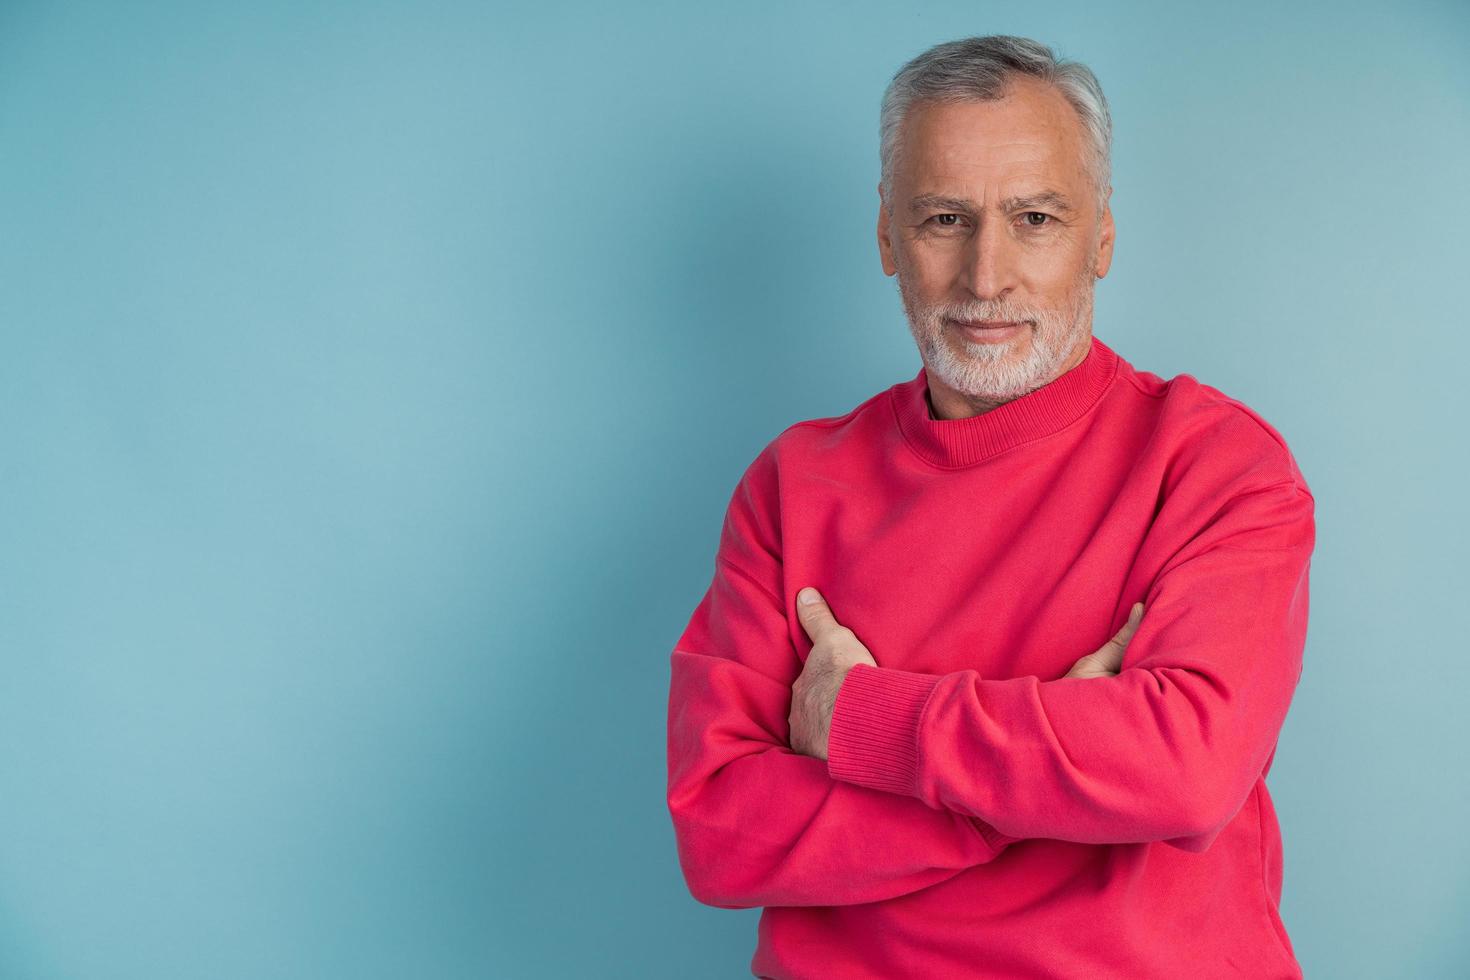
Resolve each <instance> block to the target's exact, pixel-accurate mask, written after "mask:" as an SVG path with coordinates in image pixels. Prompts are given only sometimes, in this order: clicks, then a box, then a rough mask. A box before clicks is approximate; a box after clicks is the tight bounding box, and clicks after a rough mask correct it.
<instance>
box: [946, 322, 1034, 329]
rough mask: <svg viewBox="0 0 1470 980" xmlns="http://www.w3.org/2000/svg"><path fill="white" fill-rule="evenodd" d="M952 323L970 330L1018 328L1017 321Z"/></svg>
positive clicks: (1018, 323) (1019, 323)
mask: <svg viewBox="0 0 1470 980" xmlns="http://www.w3.org/2000/svg"><path fill="white" fill-rule="evenodd" d="M951 322H952V323H955V324H958V325H959V326H961V327H966V328H968V329H970V330H1004V329H1005V328H1007V327H1019V326H1020V325H1021V321H1019V320H953V321H951Z"/></svg>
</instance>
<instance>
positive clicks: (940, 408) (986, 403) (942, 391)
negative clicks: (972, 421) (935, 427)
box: [924, 331, 1092, 421]
mask: <svg viewBox="0 0 1470 980" xmlns="http://www.w3.org/2000/svg"><path fill="white" fill-rule="evenodd" d="M1091 349H1092V334H1091V331H1089V332H1088V333H1087V335H1085V336H1084V337H1083V338H1082V340H1081V342H1080V343H1078V344H1077V345H1076V346H1075V347H1074V348H1073V349H1072V353H1071V354H1070V355H1068V357H1067V359H1066V360H1065V361H1063V362H1062V366H1061V367H1060V368H1058V369H1057V371H1056V372H1055V373H1054V374H1052V376H1051V377H1049V378H1047V379H1046V380H1045V381H1043V382H1042V383H1041V385H1038V387H1041V386H1044V385H1048V384H1051V383H1052V382H1053V381H1055V380H1056V379H1057V378H1060V377H1061V376H1062V375H1064V374H1066V373H1067V372H1068V371H1070V370H1072V369H1073V368H1074V367H1076V366H1077V365H1079V364H1081V363H1082V361H1083V359H1084V358H1085V357H1087V352H1088V351H1089V350H1091ZM928 387H929V391H928V394H927V395H926V396H925V399H924V401H925V403H926V405H927V406H928V408H929V417H930V418H931V419H934V420H936V421H938V420H943V419H968V418H974V417H975V416H977V415H984V414H985V413H986V412H989V411H993V410H994V409H997V408H999V407H1000V406H1002V405H1004V404H1006V403H1007V402H1010V401H1014V400H1015V398H986V397H985V396H983V395H968V394H965V393H964V392H962V391H956V390H955V389H954V388H951V387H950V386H949V385H947V384H944V383H943V382H942V381H939V380H938V379H937V378H935V377H933V376H932V375H931V376H930V377H929V386H928ZM1016 397H1017V398H1019V397H1021V396H1019V395H1017V396H1016Z"/></svg>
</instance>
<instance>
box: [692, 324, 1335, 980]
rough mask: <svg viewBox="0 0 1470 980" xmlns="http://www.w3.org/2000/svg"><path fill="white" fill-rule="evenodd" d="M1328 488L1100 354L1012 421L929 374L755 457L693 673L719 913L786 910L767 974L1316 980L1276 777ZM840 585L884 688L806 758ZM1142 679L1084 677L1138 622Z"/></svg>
mask: <svg viewBox="0 0 1470 980" xmlns="http://www.w3.org/2000/svg"><path fill="white" fill-rule="evenodd" d="M1314 538H1315V529H1314V523H1313V499H1312V494H1311V491H1310V490H1309V489H1308V487H1307V484H1306V482H1305V480H1304V479H1303V477H1302V474H1301V472H1300V470H1299V469H1298V468H1297V465H1296V462H1295V460H1294V459H1293V458H1292V455H1291V453H1290V451H1289V450H1288V449H1287V446H1286V444H1285V442H1284V441H1283V440H1282V438H1281V436H1280V435H1279V434H1278V433H1277V432H1276V430H1275V429H1273V428H1272V427H1271V426H1270V425H1268V424H1267V423H1266V422H1265V421H1263V420H1262V419H1261V418H1260V416H1258V415H1257V414H1256V413H1254V412H1253V411H1251V410H1250V409H1249V408H1247V407H1246V406H1245V405H1243V404H1241V403H1240V402H1239V401H1236V400H1234V399H1232V398H1229V397H1227V396H1226V395H1224V394H1222V393H1221V392H1220V391H1218V390H1216V389H1214V388H1212V387H1210V386H1208V385H1204V384H1201V383H1200V382H1198V381H1197V380H1195V379H1194V378H1193V377H1191V376H1190V375H1187V374H1183V375H1179V376H1178V377H1175V378H1173V379H1172V380H1169V381H1165V380H1163V379H1161V378H1159V377H1158V376H1156V375H1153V374H1149V373H1147V372H1142V371H1138V370H1136V369H1135V368H1134V367H1133V366H1132V365H1130V364H1129V363H1128V362H1127V361H1125V360H1123V359H1122V358H1121V357H1119V356H1118V354H1117V353H1116V352H1114V351H1113V350H1112V349H1111V348H1109V347H1108V346H1107V345H1106V344H1104V343H1103V342H1102V341H1100V340H1098V339H1097V338H1096V337H1094V338H1093V339H1092V343H1091V348H1090V350H1089V353H1088V355H1087V357H1086V359H1085V360H1083V361H1082V363H1080V364H1078V365H1077V366H1075V367H1073V368H1072V369H1071V370H1069V371H1068V372H1067V373H1066V374H1063V375H1062V376H1061V377H1059V378H1057V379H1056V380H1054V381H1052V382H1051V383H1050V384H1048V385H1045V386H1044V387H1042V388H1039V389H1037V390H1036V391H1033V392H1031V393H1030V394H1027V395H1025V396H1024V397H1021V398H1018V399H1016V400H1014V401H1011V402H1009V403H1007V404H1005V405H1002V406H1000V407H999V408H996V409H994V410H992V411H990V412H987V413H985V414H983V415H978V416H975V417H973V418H967V419H951V420H936V419H934V418H933V416H932V414H931V410H930V402H929V401H928V388H927V383H926V375H925V373H924V371H923V369H920V371H919V373H918V375H917V376H915V377H914V378H913V380H911V381H905V382H902V383H900V384H896V385H894V386H893V387H891V388H889V389H888V390H886V391H884V392H882V393H880V394H878V395H875V396H874V397H872V398H870V399H868V400H867V401H865V402H863V403H862V404H861V405H859V406H857V407H856V408H854V409H853V410H852V411H851V412H848V413H847V414H846V415H842V416H840V417H836V418H823V419H813V420H809V421H805V422H798V423H796V424H795V425H792V426H791V427H789V428H787V429H786V430H785V431H784V432H782V433H781V434H780V435H779V436H777V437H776V438H775V439H774V440H772V441H771V443H770V444H768V445H767V446H766V447H765V448H764V449H763V450H762V451H761V453H760V454H759V456H757V458H756V459H755V460H754V462H752V463H751V464H750V466H749V467H748V468H747V469H746V471H745V473H744V475H743V476H742V478H741V480H740V483H739V485H738V486H737V487H736V489H735V491H734V494H733V496H732V498H731V500H730V504H729V509H728V511H727V513H726V515H725V521H724V526H723V529H722V533H721V537H720V543H719V549H718V554H717V557H716V560H715V566H714V580H713V582H712V584H711V585H710V587H709V590H708V592H706V594H705V595H704V598H703V599H702V600H701V602H700V603H699V606H698V608H696V609H695V611H694V614H693V616H692V617H691V619H690V620H689V624H688V627H687V628H686V629H685V631H684V633H683V634H682V636H680V638H679V640H678V642H677V644H676V647H675V649H674V651H673V654H672V657H671V670H672V676H671V684H670V694H669V714H668V775H669V780H668V806H669V811H670V814H671V815H672V817H673V823H674V830H675V836H676V839H677V842H678V851H679V861H680V865H681V867H682V869H683V872H684V875H685V878H686V880H687V882H688V885H689V888H690V891H691V892H692V894H693V895H694V897H695V898H696V899H698V900H699V901H700V902H702V903H704V904H707V905H712V906H716V907H719V908H751V907H756V906H765V907H766V908H765V909H764V911H763V912H762V914H761V918H760V924H759V928H758V946H757V949H756V951H755V955H754V958H753V959H752V961H751V964H750V967H751V970H752V972H753V973H754V974H755V975H757V976H761V977H771V978H796V977H802V978H808V977H810V978H846V977H875V978H877V977H881V978H897V977H916V978H925V980H932V978H944V977H1017V978H1028V980H1030V978H1044V977H1056V978H1068V980H1071V978H1078V977H1089V978H1091V977H1125V978H1130V980H1143V978H1152V977H1158V978H1169V980H1177V978H1179V977H1184V976H1188V977H1190V978H1191V980H1205V978H1211V977H1251V978H1255V980H1265V978H1275V977H1300V976H1301V970H1300V967H1299V966H1298V965H1297V962H1296V959H1295V956H1294V954H1293V951H1292V946H1291V942H1290V940H1289V939H1288V937H1287V934H1286V930H1285V927H1284V926H1283V925H1282V921H1281V918H1280V916H1279V914H1278V905H1279V902H1280V896H1281V883H1282V858H1281V835H1280V830H1279V827H1278V824H1277V821H1276V815H1275V810H1274V808H1273V807H1272V804H1271V797H1270V794H1269V793H1268V792H1267V791H1266V783H1265V776H1266V773H1267V772H1268V771H1269V769H1270V766H1271V759H1272V757H1273V755H1274V753H1275V748H1276V739H1277V735H1278V733H1279V732H1280V729H1281V724H1282V721H1283V720H1284V719H1285V717H1286V711H1287V707H1288V705H1289V704H1290V702H1291V697H1292V692H1293V690H1294V689H1295V687H1296V684H1297V680H1298V678H1299V676H1300V673H1301V668H1302V651H1303V645H1304V643H1305V640H1306V631H1307V594H1308V568H1309V564H1310V559H1311V553H1312V547H1313V542H1314ZM805 586H813V587H815V588H817V589H818V590H819V591H820V592H821V593H822V595H823V597H824V598H825V599H826V600H827V602H828V604H829V605H830V606H831V608H832V612H833V615H834V616H835V617H836V618H837V621H838V622H839V623H841V624H843V625H844V626H847V627H848V628H850V629H852V630H853V632H854V633H855V634H856V635H857V638H858V639H859V640H860V641H861V642H862V643H863V644H865V645H866V646H867V648H868V649H869V651H871V653H872V655H873V658H874V660H876V661H877V663H878V666H877V667H870V666H867V665H859V666H857V667H854V668H853V669H852V670H851V671H850V672H849V673H848V675H847V677H846V679H845V681H844V682H843V684H842V687H841V689H840V691H839V693H838V697H837V702H836V707H835V709H834V712H833V716H832V728H831V737H830V744H829V754H830V758H829V759H828V760H826V761H823V760H820V759H816V758H812V757H810V756H806V755H799V754H797V753H795V752H793V751H792V750H791V748H790V746H789V726H788V722H787V719H788V716H789V712H790V708H791V685H792V683H793V682H794V681H795V680H796V678H797V676H798V675H799V674H800V672H801V668H802V663H803V661H804V659H805V657H806V655H807V653H808V651H810V649H811V641H810V639H808V637H807V636H806V633H805V631H804V630H803V628H802V626H801V623H800V620H799V619H798V618H797V614H796V607H795V603H796V593H797V592H798V591H799V590H800V589H802V588H803V587H805ZM1137 601H1142V602H1144V603H1145V610H1144V615H1143V619H1142V621H1141V622H1140V624H1139V626H1138V629H1137V632H1136V633H1135V634H1134V636H1133V638H1132V640H1131V641H1130V643H1129V644H1128V648H1127V651H1126V654H1125V656H1124V658H1123V663H1122V666H1121V669H1120V672H1119V673H1118V675H1117V676H1116V677H1102V678H1064V675H1065V674H1066V673H1067V671H1068V670H1070V669H1071V667H1072V665H1073V664H1074V663H1075V662H1076V660H1077V658H1079V657H1081V656H1082V655H1083V654H1087V653H1091V652H1093V651H1094V650H1096V649H1097V648H1098V647H1100V646H1102V645H1103V644H1104V643H1105V642H1106V641H1107V640H1108V639H1109V638H1110V637H1112V635H1113V634H1114V633H1115V632H1116V631H1117V630H1118V629H1119V628H1120V627H1121V626H1122V625H1123V623H1124V622H1125V620H1126V619H1127V618H1128V613H1129V609H1130V607H1131V606H1132V605H1133V603H1134V602H1137Z"/></svg>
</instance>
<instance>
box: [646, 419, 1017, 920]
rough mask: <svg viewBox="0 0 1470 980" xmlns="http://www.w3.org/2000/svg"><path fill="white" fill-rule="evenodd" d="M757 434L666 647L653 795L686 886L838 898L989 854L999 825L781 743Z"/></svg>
mask: <svg viewBox="0 0 1470 980" xmlns="http://www.w3.org/2000/svg"><path fill="white" fill-rule="evenodd" d="M773 447H774V443H773V444H772V445H771V446H768V447H767V449H766V450H765V451H763V452H762V454H761V456H760V457H758V458H757V459H756V461H755V462H754V463H752V464H751V466H750V468H749V469H748V470H747V471H746V473H745V475H744V477H743V478H742V479H741V482H740V484H739V486H738V487H737V488H736V490H735V493H734V496H733V497H732V499H731V501H730V505H729V508H728V510H727V512H726V516H725V522H724V527H723V530H722V532H721V539H720V546H719V551H718V554H717V557H716V559H715V570H714V580H713V581H712V583H711V584H710V586H709V589H708V590H707V591H706V593H705V595H704V598H703V599H702V600H701V601H700V603H699V605H698V607H697V608H696V609H695V611H694V614H693V616H692V617H691V619H690V621H689V625H688V627H687V628H686V629H685V631H684V633H683V635H682V636H681V637H680V638H679V640H678V642H677V644H676V646H675V649H674V651H673V655H672V658H671V681H670V689H669V706H668V709H669V710H668V795H667V802H668V807H669V812H670V814H671V816H672V818H673V824H674V833H675V838H676V840H677V844H678V852H679V863H680V866H681V868H682V870H683V873H684V877H685V881H686V882H687V884H688V886H689V889H690V892H691V894H692V895H693V896H694V897H695V898H696V899H697V900H698V901H700V902H702V903H704V904H706V905H711V906H715V907H717V908H730V909H736V908H753V907H756V906H764V905H848V904H857V903H862V902H874V901H880V900H882V899H887V898H893V897H895V896H899V895H904V894H908V893H910V892H914V891H918V890H919V889H922V888H925V887H928V886H929V885H932V884H935V883H937V882H940V881H944V880H946V879H948V878H951V877H953V876H954V875H956V874H958V873H959V872H960V871H962V870H964V869H965V868H968V867H971V866H973V865H976V864H983V863H985V862H987V861H990V860H991V859H993V858H994V857H995V856H996V855H997V854H998V853H999V852H1000V851H1001V850H1003V849H1004V848H1005V846H1006V845H1008V844H1009V843H1011V842H1012V841H1013V840H1014V838H1008V837H1005V836H1003V835H1000V834H997V833H995V832H994V831H993V830H992V829H991V828H990V827H989V826H987V825H986V824H985V823H984V822H983V821H980V820H977V819H974V818H972V817H970V816H967V815H965V814H962V813H958V812H955V811H954V810H951V809H948V808H944V807H942V806H936V805H935V804H933V803H927V802H924V801H921V800H918V799H915V798H913V797H912V796H897V795H894V794H892V793H888V792H884V791H882V790H881V789H874V788H870V787H867V786H860V785H855V784H853V783H847V782H840V781H837V780H834V779H832V778H831V776H830V775H829V774H828V772H827V764H826V762H825V761H823V760H821V759H816V758H813V757H811V756H807V755H802V754H798V753H796V752H793V751H792V750H791V748H790V746H789V740H790V728H789V717H790V713H791V685H792V684H793V683H794V682H795V681H796V678H797V677H798V676H799V674H800V673H801V669H802V660H801V657H800V655H799V653H798V651H797V649H796V647H795V645H794V644H793V642H792V640H791V637H790V632H789V625H788V619H787V610H786V603H785V602H783V601H782V600H781V599H780V598H779V596H780V595H781V591H782V584H781V582H782V579H781V559H780V545H779V541H780V533H779V522H778V520H777V516H776V501H777V491H776V484H775V479H776V473H775V465H774V459H773ZM792 615H794V612H793V613H792Z"/></svg>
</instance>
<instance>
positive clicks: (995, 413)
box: [889, 336, 1118, 467]
mask: <svg viewBox="0 0 1470 980" xmlns="http://www.w3.org/2000/svg"><path fill="white" fill-rule="evenodd" d="M1117 371H1118V355H1117V353H1116V352H1114V350H1113V349H1112V348H1111V347H1109V346H1108V345H1107V344H1105V343H1103V342H1102V341H1101V340H1098V339H1097V337H1096V336H1094V337H1093V338H1092V346H1091V348H1090V349H1089V350H1088V352H1087V356H1086V357H1084V358H1083V359H1082V361H1081V363H1079V364H1076V365H1073V367H1072V368H1071V370H1069V371H1067V373H1065V374H1063V375H1062V376H1061V377H1059V378H1057V379H1056V380H1055V381H1052V382H1050V383H1048V384H1044V385H1042V386H1041V387H1040V388H1037V389H1036V390H1035V391H1032V392H1028V393H1027V394H1025V395H1022V396H1021V397H1020V398H1016V399H1013V400H1011V401H1008V402H1006V403H1005V404H1004V405H1000V406H998V407H996V408H993V409H991V410H990V411H988V412H985V413H984V414H983V415H974V416H971V417H970V418H967V419H933V418H930V417H929V401H928V397H927V395H928V391H929V379H928V375H927V374H926V373H925V369H924V368H922V367H921V368H919V373H918V374H917V375H915V377H914V379H913V380H912V381H905V382H902V383H901V384H896V385H894V386H893V387H892V388H890V389H889V391H890V392H891V393H892V400H893V408H894V412H895V414H896V415H897V417H898V426H899V428H900V429H901V430H902V431H903V435H904V438H905V439H907V440H908V443H909V445H910V446H912V447H913V449H914V452H916V453H918V455H919V456H920V457H921V458H922V459H924V460H926V461H928V462H930V463H933V464H934V465H935V466H944V467H961V466H971V465H974V464H975V463H979V462H981V461H983V460H986V459H989V458H990V457H992V456H994V455H996V454H997V453H1002V452H1005V451H1006V450H1007V449H1012V448H1014V447H1016V446H1019V445H1021V444H1023V443H1027V442H1031V441H1032V440H1034V439H1040V438H1041V437H1042V436H1047V435H1050V434H1052V433H1053V432H1058V431H1060V430H1061V429H1063V428H1065V427H1067V426H1069V425H1071V424H1072V423H1073V422H1075V421H1077V420H1078V419H1080V418H1081V417H1082V416H1083V415H1085V414H1086V413H1087V410H1088V409H1090V408H1091V407H1092V406H1093V405H1094V404H1096V403H1097V400H1098V399H1099V398H1101V397H1102V394H1103V392H1104V391H1106V390H1107V388H1108V385H1109V384H1111V383H1112V381H1113V377H1114V375H1116V374H1117Z"/></svg>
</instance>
